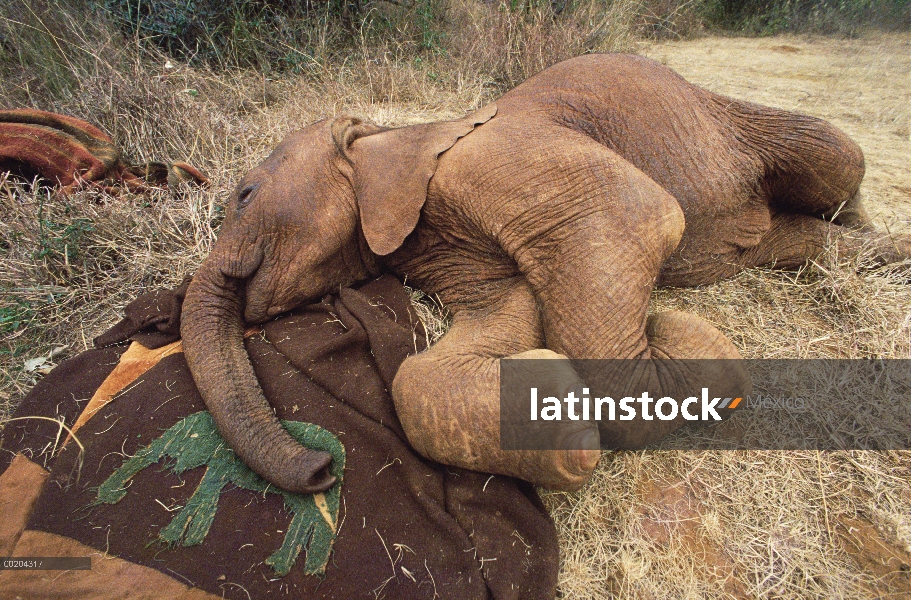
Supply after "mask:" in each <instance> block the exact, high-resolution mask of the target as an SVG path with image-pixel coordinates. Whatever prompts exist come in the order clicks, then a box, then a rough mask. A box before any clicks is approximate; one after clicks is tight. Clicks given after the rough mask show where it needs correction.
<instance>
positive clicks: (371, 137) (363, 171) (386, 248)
mask: <svg viewBox="0 0 911 600" xmlns="http://www.w3.org/2000/svg"><path fill="white" fill-rule="evenodd" d="M496 113H497V107H496V105H495V104H490V105H488V106H485V107H484V108H482V109H480V110H478V111H477V112H474V113H472V114H471V115H468V116H467V117H465V118H464V119H460V120H458V121H447V122H443V123H427V124H423V125H413V126H410V127H402V128H401V129H382V128H380V127H377V126H376V125H370V124H367V123H363V122H361V121H359V120H358V119H353V118H351V117H340V118H338V119H336V120H335V122H333V123H332V138H333V141H334V142H335V145H336V147H337V148H338V150H339V152H340V154H341V155H342V156H343V157H344V158H345V159H346V160H347V161H348V162H349V163H350V164H351V167H352V184H353V186H354V193H355V196H356V197H357V203H358V207H359V209H360V213H361V228H362V229H363V231H364V237H365V238H367V244H368V245H369V246H370V249H371V250H372V251H373V252H375V253H376V254H378V255H380V256H385V255H386V254H390V253H391V252H394V251H395V250H396V249H397V248H398V247H399V246H401V245H402V242H403V241H405V238H406V237H408V234H409V233H411V232H412V231H413V230H414V228H415V226H416V225H417V224H418V219H419V218H420V216H421V207H422V206H424V201H425V200H426V199H427V186H428V184H429V183H430V178H431V177H433V174H434V172H435V171H436V168H437V158H438V157H439V156H440V154H442V153H443V152H445V151H446V150H449V149H450V148H452V146H453V145H454V144H455V143H456V141H457V140H458V139H459V138H461V137H464V136H466V135H468V134H469V133H471V131H472V130H473V129H474V128H475V126H476V125H480V124H481V123H486V122H487V121H489V120H490V119H491V118H493V116H494V115H495V114H496Z"/></svg>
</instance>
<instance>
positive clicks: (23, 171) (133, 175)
mask: <svg viewBox="0 0 911 600" xmlns="http://www.w3.org/2000/svg"><path fill="white" fill-rule="evenodd" d="M6 171H9V172H11V173H13V174H15V175H17V176H20V177H24V178H26V179H28V180H31V179H33V178H35V177H40V178H42V179H45V180H47V181H49V182H50V183H52V184H56V185H59V186H60V188H61V189H60V191H61V192H62V193H64V194H67V193H70V192H73V191H75V190H77V189H79V188H81V187H87V186H93V187H98V188H100V189H104V190H105V191H107V192H109V193H117V192H119V191H121V190H123V189H126V190H128V191H130V192H134V193H141V192H144V191H147V190H149V189H152V188H155V187H164V188H171V189H176V188H178V187H179V185H180V184H181V183H193V184H198V185H207V184H208V183H209V180H208V178H207V177H206V176H205V175H203V174H202V173H201V172H200V171H199V170H198V169H196V168H194V167H192V166H190V165H188V164H187V163H183V162H174V163H160V162H150V163H147V164H145V165H137V166H130V165H127V164H126V163H124V162H123V160H121V155H120V150H118V149H117V147H116V146H115V145H114V141H113V140H112V139H111V138H110V137H109V136H108V135H107V134H106V133H104V132H103V131H101V130H100V129H98V128H97V127H95V126H93V125H90V124H89V123H86V122H85V121H82V120H80V119H76V118H75V117H69V116H66V115H59V114H55V113H51V112H45V111H41V110H33V109H18V110H0V173H2V172H6Z"/></svg>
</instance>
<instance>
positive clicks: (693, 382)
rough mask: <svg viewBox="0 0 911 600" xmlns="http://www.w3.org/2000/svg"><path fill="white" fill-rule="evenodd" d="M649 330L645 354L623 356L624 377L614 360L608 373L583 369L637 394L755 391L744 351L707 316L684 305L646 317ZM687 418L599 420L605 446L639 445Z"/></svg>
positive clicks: (599, 383) (602, 383) (591, 378)
mask: <svg viewBox="0 0 911 600" xmlns="http://www.w3.org/2000/svg"><path fill="white" fill-rule="evenodd" d="M645 336H646V338H647V339H648V350H647V352H646V355H645V356H643V357H641V358H640V359H639V360H629V361H623V363H621V364H622V365H624V366H625V365H626V364H627V363H628V364H629V366H628V368H627V369H626V371H625V372H623V373H622V377H619V378H618V377H617V375H618V373H619V372H620V371H619V369H618V368H617V367H613V368H611V367H610V365H611V364H613V363H612V362H608V363H604V364H607V365H608V366H609V367H608V368H609V369H610V370H609V372H608V373H601V376H600V378H599V376H598V374H595V373H589V372H584V373H583V377H584V378H585V380H586V381H588V382H590V383H592V384H593V385H594V386H595V387H607V388H608V389H615V390H621V391H617V392H616V394H617V396H635V397H638V396H639V395H641V394H642V392H646V391H647V392H649V393H650V396H651V397H652V398H653V399H658V398H661V397H663V396H668V397H671V398H674V399H676V400H677V401H681V400H683V399H684V398H687V397H690V396H698V395H699V393H700V391H701V389H702V388H707V389H708V390H710V391H711V395H712V396H713V397H716V396H717V397H721V398H735V397H743V395H745V394H749V393H750V390H751V381H752V380H751V377H750V374H749V373H748V372H747V370H746V368H745V367H744V365H743V363H742V361H741V356H740V352H739V351H738V350H737V348H736V347H735V346H734V344H733V343H731V341H730V340H729V339H727V337H725V335H724V334H723V333H721V332H720V331H719V330H718V329H716V328H715V327H714V326H713V325H712V324H711V323H709V322H708V321H705V320H704V319H701V318H700V317H697V316H696V315H693V314H690V313H686V312H682V311H667V312H663V313H659V314H654V315H650V316H649V317H648V320H647V321H646V326H645ZM646 359H647V360H646ZM600 362H603V361H600ZM595 364H597V363H595ZM583 371H585V369H583ZM599 379H600V380H599ZM618 379H620V381H618ZM720 416H721V417H722V418H723V417H725V416H726V413H724V411H720ZM686 423H687V420H686V419H685V418H684V417H683V415H682V414H681V415H679V416H678V417H677V418H675V419H673V420H668V421H664V420H660V419H652V420H642V419H637V420H635V421H632V422H630V421H625V422H624V421H609V420H602V421H601V422H600V424H599V425H600V434H601V440H602V443H603V444H604V445H605V446H609V447H612V448H617V449H635V448H642V447H644V446H647V445H649V444H652V443H654V442H657V441H658V440H660V439H662V438H663V437H665V436H667V435H669V434H671V433H673V432H674V431H676V430H677V429H679V428H680V427H682V426H683V425H685V424H686Z"/></svg>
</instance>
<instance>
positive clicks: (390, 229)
mask: <svg viewBox="0 0 911 600" xmlns="http://www.w3.org/2000/svg"><path fill="white" fill-rule="evenodd" d="M495 112H496V107H495V106H494V105H490V106H488V107H486V108H484V109H481V110H480V111H478V112H476V113H474V114H472V115H470V116H469V117H466V118H465V119H462V120H459V121H451V122H444V123H432V124H427V125H417V126H412V127H406V128H402V129H383V128H380V127H377V126H375V125H370V124H368V123H364V122H361V121H360V120H358V119H354V118H351V117H340V118H336V119H334V120H332V121H321V122H318V123H315V124H313V125H311V126H309V127H307V128H306V129H303V130H302V131H299V132H297V133H294V134H292V135H291V136H289V137H288V138H287V139H285V140H284V141H283V142H282V143H281V144H280V145H279V146H278V147H277V148H276V149H275V151H274V152H273V153H272V154H271V155H270V156H269V157H268V158H267V159H266V160H265V161H264V162H263V163H262V164H261V165H259V166H258V167H256V168H254V169H253V170H252V171H250V172H249V173H248V174H247V175H246V176H245V177H244V178H243V179H242V181H241V183H240V185H239V186H238V187H237V191H236V192H235V194H234V195H233V196H232V198H231V199H230V201H229V202H228V205H227V207H226V212H227V215H226V217H225V222H224V224H223V226H222V229H221V232H220V234H219V238H218V242H217V243H216V245H215V248H214V249H213V251H212V253H211V254H210V255H209V257H208V258H207V259H206V260H205V261H204V262H203V264H202V265H201V266H200V268H199V271H198V272H197V273H196V276H195V277H194V279H193V282H192V284H191V285H190V288H189V290H188V291H187V296H186V300H185V302H184V307H183V315H182V324H181V335H182V337H183V345H184V351H185V353H186V359H187V363H188V364H189V366H190V370H191V371H192V373H193V377H194V379H195V380H196V384H197V387H198V388H199V391H200V393H201V394H202V397H203V400H204V401H205V403H206V406H207V407H208V409H209V411H210V412H211V413H212V416H213V417H214V419H215V422H216V424H217V425H218V429H219V430H220V431H221V433H222V435H223V436H224V437H225V439H226V440H227V441H228V443H229V444H230V446H231V447H232V448H233V449H234V451H235V452H236V453H237V454H238V455H239V456H240V457H241V458H242V459H243V460H244V462H246V463H247V465H249V466H250V468H252V469H253V470H254V471H256V472H257V473H258V474H260V475H261V476H262V477H264V478H265V479H266V480H268V481H269V482H271V483H273V484H275V485H277V486H279V487H281V488H284V489H286V490H290V491H293V492H301V493H310V492H316V491H321V490H324V489H327V488H328V487H330V486H331V485H332V483H333V482H334V478H333V477H332V476H331V475H329V472H328V466H329V464H330V462H331V457H330V456H329V454H327V453H323V452H313V451H311V450H308V449H306V448H304V447H303V446H301V445H300V444H298V443H297V442H296V441H295V440H294V439H293V438H292V437H291V436H290V434H288V433H287V432H286V431H285V430H284V428H283V427H282V426H281V424H280V423H279V420H278V419H277V418H276V416H275V414H274V413H273V411H272V408H271V407H270V406H269V404H268V402H267V400H266V398H265V396H264V395H263V392H262V389H261V388H260V386H259V384H258V382H257V380H256V375H255V374H254V372H253V367H252V365H251V364H250V360H249V358H248V356H247V354H246V351H245V349H244V345H243V332H244V322H245V321H246V322H249V323H262V322H264V321H266V320H268V319H270V318H271V317H274V316H275V315H278V314H280V313H283V312H286V311H288V310H291V309H293V308H295V307H297V306H299V305H301V304H303V303H306V302H308V301H313V300H316V299H319V298H320V297H322V296H323V295H324V294H326V293H328V292H331V291H333V290H337V289H339V287H340V286H344V285H347V284H351V283H353V282H355V281H358V280H361V279H364V278H366V277H368V276H369V275H370V274H372V273H376V272H377V265H378V264H379V262H380V260H379V258H378V257H379V256H383V255H386V254H389V253H391V252H393V251H395V250H396V249H397V248H398V247H399V246H400V245H401V243H402V242H403V241H404V239H405V238H406V237H407V236H408V235H409V234H410V233H411V231H412V230H413V229H414V228H415V226H416V225H417V223H418V219H419V217H420V211H421V207H422V206H423V204H424V201H425V199H426V195H427V186H428V184H429V182H430V178H431V177H433V174H434V172H435V170H436V165H437V159H438V157H439V155H440V154H441V153H443V152H445V151H446V150H447V149H449V148H450V147H452V145H453V144H455V142H456V141H457V140H458V139H459V138H460V137H462V136H464V135H466V134H468V133H469V132H471V131H472V129H473V128H474V127H475V125H477V124H480V123H484V122H486V121H487V120H489V119H490V118H492V117H493V115H494V114H495Z"/></svg>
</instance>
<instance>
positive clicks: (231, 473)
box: [94, 411, 345, 575]
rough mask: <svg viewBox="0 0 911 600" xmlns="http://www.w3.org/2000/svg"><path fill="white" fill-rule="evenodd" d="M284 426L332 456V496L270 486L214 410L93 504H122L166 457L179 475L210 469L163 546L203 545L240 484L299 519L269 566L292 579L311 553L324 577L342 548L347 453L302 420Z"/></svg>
mask: <svg viewBox="0 0 911 600" xmlns="http://www.w3.org/2000/svg"><path fill="white" fill-rule="evenodd" d="M282 424H283V425H284V426H285V428H286V429H287V430H288V431H289V433H291V435H292V436H293V437H294V438H295V439H296V440H297V441H298V442H300V443H301V444H303V445H304V446H306V447H308V448H311V449H313V450H319V451H324V452H329V453H330V454H331V455H332V459H333V460H332V466H331V467H330V472H331V474H332V475H333V476H334V477H335V478H336V483H335V484H334V485H333V486H332V487H331V488H330V489H329V490H327V491H326V492H323V493H319V494H293V493H291V492H286V491H284V490H281V489H277V488H274V487H272V486H270V484H269V483H268V482H267V481H265V480H264V479H262V478H261V477H260V476H259V475H257V474H256V473H254V472H253V471H251V470H250V468H249V467H247V465H245V464H244V463H243V462H242V461H241V460H240V458H239V457H238V456H237V455H236V454H235V453H234V451H233V450H231V448H230V447H228V445H227V443H226V442H225V440H224V438H222V437H221V434H220V433H219V432H218V430H217V429H216V427H215V421H214V420H213V419H212V416H211V415H210V414H209V413H208V411H201V412H198V413H195V414H192V415H190V416H188V417H186V418H185V419H183V420H182V421H179V422H178V423H176V424H175V425H173V426H172V427H171V428H170V429H168V430H167V431H165V432H164V434H162V435H161V437H159V438H158V439H157V440H155V441H154V442H152V443H151V444H149V445H148V446H146V447H145V448H143V449H141V450H139V451H138V452H137V453H136V454H135V455H134V456H133V457H132V458H130V459H129V460H127V461H125V462H124V464H123V466H121V467H120V468H119V469H117V470H116V471H115V472H114V473H113V474H112V475H111V476H110V477H108V479H107V481H105V482H104V483H103V484H101V486H100V487H99V488H98V497H97V499H96V501H95V503H94V504H95V505H98V504H102V503H105V504H115V503H117V502H119V501H120V500H121V499H123V497H124V496H126V494H127V489H126V485H127V482H128V481H129V480H130V479H131V478H132V477H133V476H134V475H136V474H137V473H138V472H139V471H141V470H143V469H145V468H146V467H148V466H150V465H152V464H154V463H157V462H158V461H160V460H162V459H163V458H165V457H169V458H171V459H173V460H174V463H173V464H172V465H170V466H169V468H170V469H171V470H172V471H173V472H174V473H177V474H180V473H183V472H184V471H188V470H190V469H194V468H196V467H200V466H203V465H205V466H206V472H205V475H203V478H202V480H201V481H200V482H199V486H198V487H197V488H196V491H195V492H193V495H192V496H191V497H190V499H189V500H188V501H187V504H186V506H184V507H183V508H182V509H181V511H180V512H179V513H177V515H176V516H175V517H174V518H173V519H172V520H171V522H170V523H169V524H168V525H167V526H166V527H165V528H164V529H162V530H161V532H160V533H159V535H158V537H159V539H160V540H162V541H165V542H169V543H172V544H175V543H179V544H180V545H181V546H193V545H195V544H200V543H202V541H203V540H204V539H205V538H206V534H208V533H209V528H210V527H211V526H212V521H213V520H214V519H215V512H216V510H217V509H218V498H219V496H220V495H221V492H222V489H223V488H224V487H225V485H226V484H228V483H233V484H234V485H236V486H237V487H240V488H244V489H247V490H252V491H254V492H264V493H265V492H267V491H269V492H273V493H279V494H281V495H282V497H283V498H284V500H285V509H286V510H288V511H289V512H290V513H291V514H292V515H293V516H292V519H291V524H290V525H289V526H288V530H287V532H286V533H285V538H284V541H283V543H282V546H281V548H279V549H278V550H276V551H275V552H274V553H273V554H272V555H271V556H270V557H269V558H267V559H266V564H268V565H269V566H271V567H272V569H273V570H274V571H275V572H276V573H277V574H278V575H287V574H288V573H289V572H290V571H291V568H292V567H293V566H294V564H295V562H296V561H297V557H298V555H299V554H300V552H301V550H302V549H303V548H304V547H306V548H307V560H306V563H305V566H304V569H305V572H306V573H307V574H308V575H322V574H324V573H325V570H326V564H327V563H328V561H329V554H330V553H331V551H332V544H333V542H334V541H335V535H336V526H337V523H338V510H339V501H340V498H341V491H342V474H343V472H344V470H345V448H344V446H343V445H342V443H341V442H340V441H339V440H338V438H337V437H335V436H334V435H333V434H332V433H330V432H328V431H326V430H325V429H323V428H322V427H320V426H319V425H315V424H313V423H302V422H298V421H282Z"/></svg>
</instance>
